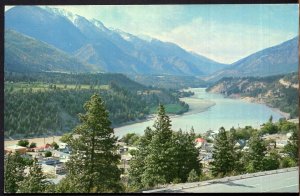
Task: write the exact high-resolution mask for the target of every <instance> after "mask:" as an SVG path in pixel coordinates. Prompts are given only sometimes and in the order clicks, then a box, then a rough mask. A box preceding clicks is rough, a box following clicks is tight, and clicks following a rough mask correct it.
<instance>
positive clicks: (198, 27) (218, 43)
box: [50, 4, 299, 63]
mask: <svg viewBox="0 0 300 196" xmlns="http://www.w3.org/2000/svg"><path fill="white" fill-rule="evenodd" d="M50 7H51V6H50ZM53 7H58V8H63V9H66V10H68V11H71V12H73V13H75V14H78V15H81V16H84V17H86V18H88V19H92V18H95V19H98V20H100V21H102V22H103V23H104V25H105V26H107V27H110V28H116V29H121V30H123V31H125V32H129V33H132V34H135V35H147V36H150V37H154V38H157V39H161V40H162V41H169V42H174V43H176V44H178V45H179V46H181V47H183V48H184V49H186V50H188V51H193V52H196V53H198V54H201V55H204V56H206V57H208V58H211V59H213V60H216V61H219V62H223V63H233V62H235V61H237V60H239V59H241V58H243V57H246V56H247V55H250V54H252V53H254V52H256V51H259V50H262V49H264V48H267V47H270V46H273V45H276V44H279V43H281V42H284V41H286V40H289V39H291V38H293V37H295V36H297V35H298V17H299V16H298V4H277V5H266V4H257V5H255V4H251V5H127V6H124V5H119V6H118V5H99V6H95V5H92V6H89V5H85V6H53Z"/></svg>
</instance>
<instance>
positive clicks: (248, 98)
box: [240, 97, 290, 119]
mask: <svg viewBox="0 0 300 196" xmlns="http://www.w3.org/2000/svg"><path fill="white" fill-rule="evenodd" d="M240 99H241V100H243V101H247V102H250V103H258V104H264V105H266V106H268V107H269V108H270V109H271V110H273V111H274V112H276V113H279V114H280V115H281V116H283V117H284V118H286V119H289V118H290V114H289V113H287V112H283V111H281V110H280V109H279V108H273V107H272V106H270V105H268V104H266V103H265V102H263V101H262V100H261V99H260V100H258V99H256V98H254V97H241V98H240Z"/></svg>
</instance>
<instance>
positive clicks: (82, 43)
mask: <svg viewBox="0 0 300 196" xmlns="http://www.w3.org/2000/svg"><path fill="white" fill-rule="evenodd" d="M5 16H6V17H5V28H6V29H13V30H15V31H18V32H20V33H23V34H25V35H29V36H31V37H33V38H36V39H38V40H40V41H44V42H46V43H48V44H50V45H53V46H54V47H57V48H59V49H61V50H63V51H65V52H67V53H69V54H71V55H75V56H76V57H78V58H82V56H85V55H86V54H87V52H86V51H85V52H83V53H82V51H83V49H84V48H85V47H87V46H90V44H92V45H96V47H95V46H94V47H93V48H94V50H93V53H91V54H89V55H88V56H89V57H90V58H85V60H86V61H85V63H87V64H93V66H95V67H97V68H98V69H102V70H104V71H108V72H118V73H119V72H120V73H139V74H145V73H148V72H149V73H150V74H162V73H163V74H173V75H207V74H210V73H212V72H213V71H216V70H219V69H222V68H223V67H225V66H226V65H225V64H221V63H218V62H216V61H212V60H210V59H208V58H206V59H205V60H204V59H203V58H200V57H199V56H194V54H191V53H189V52H188V51H186V50H184V49H182V48H181V47H179V46H178V45H176V44H173V43H172V44H171V43H167V42H162V41H158V40H156V39H151V41H149V40H148V41H147V40H144V39H141V38H139V37H137V36H134V35H132V36H131V38H133V39H132V40H129V39H127V40H126V39H124V36H123V37H122V35H120V34H119V33H118V32H117V31H113V30H110V29H108V28H106V27H105V26H104V24H103V23H102V22H101V21H99V20H96V19H93V20H88V19H86V18H84V17H82V16H79V15H75V14H72V13H69V12H67V11H66V12H65V11H62V10H60V9H53V8H42V7H30V6H16V7H14V8H11V9H10V10H8V11H7V12H5ZM20 16H22V17H20ZM32 16H35V17H32ZM20 24H22V25H20ZM47 28H49V29H50V30H47ZM45 32H46V33H45ZM73 32H74V34H73ZM127 35H129V34H127ZM98 49H99V50H98ZM103 51H105V52H104V53H109V54H110V55H108V56H105V55H103ZM175 52H177V53H176V54H175ZM116 53H117V54H116ZM190 59H192V60H190ZM206 67H209V68H206Z"/></svg>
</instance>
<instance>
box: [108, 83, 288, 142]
mask: <svg viewBox="0 0 300 196" xmlns="http://www.w3.org/2000/svg"><path fill="white" fill-rule="evenodd" d="M188 90H190V91H193V92H194V93H195V95H193V96H192V97H188V98H183V99H182V100H183V101H185V102H186V103H188V104H189V105H190V108H191V110H190V111H189V112H187V113H185V114H183V115H179V116H178V115H177V116H171V117H170V118H171V121H172V129H173V130H175V131H177V130H179V129H180V128H181V129H182V130H183V131H189V130H190V129H191V127H193V128H194V130H195V132H196V133H204V132H206V131H208V130H210V129H211V130H216V131H217V130H218V129H219V128H220V127H221V126H223V127H224V128H225V129H230V128H231V127H235V128H237V127H244V126H252V127H254V128H259V127H260V125H261V124H263V123H265V122H267V121H268V119H269V118H270V116H271V115H272V116H273V121H274V122H275V121H278V120H279V118H282V117H283V116H282V115H281V114H280V113H278V112H276V111H274V110H272V109H271V108H269V107H267V106H266V105H263V104H257V103H249V102H246V101H243V100H239V99H230V98H224V96H223V95H221V94H214V93H208V92H206V91H205V88H190V89H188ZM153 123H154V119H153V118H152V119H149V120H147V121H144V122H139V123H134V124H131V125H126V126H122V127H118V128H115V129H114V130H115V134H116V135H117V136H119V138H120V137H121V136H123V135H125V134H127V133H137V134H140V135H142V134H143V133H144V130H145V128H146V127H147V126H150V127H152V125H153Z"/></svg>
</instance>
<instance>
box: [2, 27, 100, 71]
mask: <svg viewBox="0 0 300 196" xmlns="http://www.w3.org/2000/svg"><path fill="white" fill-rule="evenodd" d="M4 47H5V50H4V53H5V58H4V70H5V71H16V72H42V71H52V72H53V71H56V72H87V71H90V70H92V69H91V67H88V66H87V65H85V64H83V63H81V62H79V61H78V60H77V59H76V58H74V57H71V56H70V55H68V54H67V53H65V52H63V51H60V50H58V49H56V48H55V47H53V46H50V45H48V44H46V43H44V42H41V41H38V40H36V39H33V38H31V37H28V36H25V35H23V34H21V33H18V32H16V31H13V30H6V31H5V43H4ZM93 71H96V70H93Z"/></svg>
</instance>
